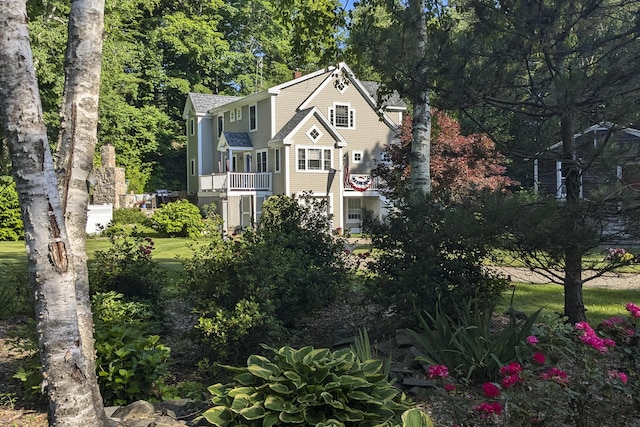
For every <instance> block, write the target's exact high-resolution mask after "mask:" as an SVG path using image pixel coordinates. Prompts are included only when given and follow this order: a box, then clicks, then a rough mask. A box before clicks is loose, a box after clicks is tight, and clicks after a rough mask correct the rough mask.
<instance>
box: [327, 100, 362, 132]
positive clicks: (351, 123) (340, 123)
mask: <svg viewBox="0 0 640 427" xmlns="http://www.w3.org/2000/svg"><path fill="white" fill-rule="evenodd" d="M329 121H330V122H331V124H332V125H334V126H335V127H337V128H346V129H354V128H355V127H356V112H355V110H353V109H352V108H351V106H349V104H334V105H333V107H330V108H329Z"/></svg>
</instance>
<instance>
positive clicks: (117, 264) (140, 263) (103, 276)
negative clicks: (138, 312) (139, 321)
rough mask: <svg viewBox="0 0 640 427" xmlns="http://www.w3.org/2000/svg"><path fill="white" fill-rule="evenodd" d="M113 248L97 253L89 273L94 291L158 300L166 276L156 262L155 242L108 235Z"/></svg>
mask: <svg viewBox="0 0 640 427" xmlns="http://www.w3.org/2000/svg"><path fill="white" fill-rule="evenodd" d="M109 239H110V241H111V245H112V246H111V248H109V249H108V250H107V251H96V253H95V260H94V262H93V264H92V266H91V269H90V271H89V283H90V284H91V287H92V289H93V290H94V291H95V292H108V291H116V292H117V293H121V294H123V295H125V296H126V297H129V298H139V299H148V300H155V299H157V298H158V297H159V292H160V290H161V289H162V285H163V283H164V282H165V280H166V274H165V273H164V272H163V271H162V270H160V268H159V266H158V263H156V262H155V261H153V258H152V252H153V249H154V247H153V245H154V244H153V240H152V239H151V238H149V237H142V236H140V235H138V234H137V233H136V232H135V231H134V232H133V234H131V235H128V234H119V235H111V236H109Z"/></svg>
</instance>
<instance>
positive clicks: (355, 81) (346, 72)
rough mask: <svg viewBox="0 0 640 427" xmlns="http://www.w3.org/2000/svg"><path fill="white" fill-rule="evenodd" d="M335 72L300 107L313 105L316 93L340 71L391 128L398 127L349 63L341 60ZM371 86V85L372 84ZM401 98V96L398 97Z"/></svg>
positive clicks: (334, 68)
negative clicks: (379, 106)
mask: <svg viewBox="0 0 640 427" xmlns="http://www.w3.org/2000/svg"><path fill="white" fill-rule="evenodd" d="M333 70H334V72H332V73H330V74H329V75H327V78H326V79H325V80H324V82H322V83H321V84H319V85H318V87H317V88H316V89H314V91H313V92H312V93H311V94H310V95H309V96H308V97H307V99H306V100H305V101H304V102H303V103H302V104H301V105H300V107H299V108H300V109H304V108H307V107H309V106H310V105H312V101H313V99H314V98H315V97H316V95H318V94H319V93H321V92H322V91H323V90H324V88H325V87H326V86H327V85H328V84H329V83H330V82H331V81H334V80H335V78H336V77H337V75H338V74H339V73H342V76H343V77H346V78H347V79H348V80H349V83H350V84H351V85H353V87H354V88H355V89H356V90H357V91H358V92H360V94H361V95H362V97H363V98H364V99H365V100H366V101H367V103H368V104H369V106H370V107H371V108H372V109H373V110H374V111H376V112H377V113H378V114H379V115H380V118H381V119H382V121H383V122H384V123H385V124H386V125H387V126H388V127H389V128H390V129H396V128H397V127H398V125H397V124H396V123H394V122H393V120H391V118H389V116H388V115H387V114H386V113H385V112H384V111H381V110H380V109H379V108H378V105H377V103H376V100H375V99H374V96H373V95H372V94H371V93H370V89H367V87H366V86H365V85H364V84H363V83H362V82H361V81H360V80H358V79H357V78H356V77H355V75H354V74H353V71H351V69H350V68H349V66H347V64H345V63H344V62H341V63H340V64H339V65H338V67H333ZM370 86H371V85H370ZM375 93H376V96H377V88H376V91H375ZM398 98H399V97H398ZM405 108H406V106H405V107H403V108H400V107H396V109H405Z"/></svg>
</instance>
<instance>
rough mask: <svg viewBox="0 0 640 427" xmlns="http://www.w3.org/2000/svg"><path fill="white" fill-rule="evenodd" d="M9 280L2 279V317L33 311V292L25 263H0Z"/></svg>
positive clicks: (0, 306)
mask: <svg viewBox="0 0 640 427" xmlns="http://www.w3.org/2000/svg"><path fill="white" fill-rule="evenodd" d="M0 267H1V268H2V269H3V270H4V271H5V277H6V278H7V279H9V280H0V318H3V317H8V316H13V315H16V314H27V313H28V314H31V313H32V312H33V304H34V301H33V292H32V291H31V283H29V274H28V273H27V267H26V265H24V264H11V263H5V264H0Z"/></svg>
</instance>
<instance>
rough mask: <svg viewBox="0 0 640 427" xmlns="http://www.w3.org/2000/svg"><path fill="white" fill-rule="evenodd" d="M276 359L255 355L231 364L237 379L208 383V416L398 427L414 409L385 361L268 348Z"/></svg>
mask: <svg viewBox="0 0 640 427" xmlns="http://www.w3.org/2000/svg"><path fill="white" fill-rule="evenodd" d="M265 348H266V349H267V350H270V351H271V352H272V353H273V357H272V358H267V357H264V356H258V355H252V356H250V357H249V359H248V361H247V367H246V368H234V367H227V368H228V369H229V370H231V371H232V372H234V373H235V376H234V377H233V383H231V384H220V383H218V384H216V385H213V386H211V387H209V391H210V392H211V393H212V394H213V399H212V401H213V405H214V406H213V407H212V408H210V409H209V410H208V411H206V412H205V413H204V417H205V419H207V421H209V422H210V423H211V424H213V425H216V426H218V427H226V426H228V425H238V424H242V425H246V426H274V425H282V424H304V425H315V426H336V427H337V426H345V425H358V426H395V425H399V424H400V423H401V422H402V420H401V416H402V414H403V412H404V411H406V410H407V409H409V408H410V403H409V402H408V401H407V399H406V397H405V396H404V394H401V393H400V391H399V390H398V389H397V388H395V387H394V386H393V385H392V384H390V383H389V382H388V381H387V377H386V375H385V374H384V373H383V372H382V362H381V361H378V360H367V361H364V362H360V361H359V360H358V358H357V356H356V355H355V354H354V353H353V352H352V351H351V350H349V349H343V350H338V351H336V352H333V353H332V352H331V351H330V350H329V349H314V348H313V347H310V346H309V347H303V348H301V349H293V348H291V347H282V348H280V349H274V348H270V347H266V346H265Z"/></svg>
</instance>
